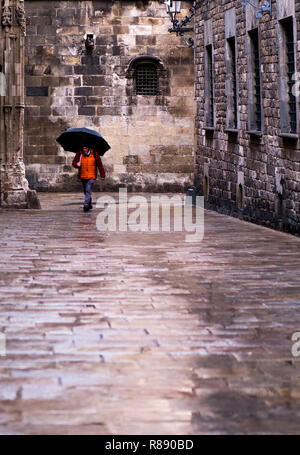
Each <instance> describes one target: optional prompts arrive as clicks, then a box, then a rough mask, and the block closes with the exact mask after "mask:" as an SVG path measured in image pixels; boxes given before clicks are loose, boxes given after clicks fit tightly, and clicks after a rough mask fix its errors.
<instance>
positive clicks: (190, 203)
mask: <svg viewBox="0 0 300 455" xmlns="http://www.w3.org/2000/svg"><path fill="white" fill-rule="evenodd" d="M185 206H186V207H195V206H196V190H195V188H189V189H188V190H187V192H186V199H185Z"/></svg>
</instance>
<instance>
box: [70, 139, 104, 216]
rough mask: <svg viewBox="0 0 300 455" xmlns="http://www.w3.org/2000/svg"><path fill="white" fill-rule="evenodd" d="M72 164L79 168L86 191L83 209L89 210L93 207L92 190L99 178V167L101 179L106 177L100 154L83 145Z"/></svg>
mask: <svg viewBox="0 0 300 455" xmlns="http://www.w3.org/2000/svg"><path fill="white" fill-rule="evenodd" d="M72 166H73V167H75V168H78V175H79V178H80V179H81V182H82V187H83V192H84V205H83V211H84V212H88V211H89V210H91V209H92V208H93V205H92V190H93V185H94V183H95V180H96V178H97V169H99V172H100V177H101V179H102V180H103V179H104V178H105V170H104V167H103V164H102V161H101V158H100V155H99V153H98V152H97V151H96V150H93V149H92V148H89V147H82V150H79V151H78V152H77V153H76V155H75V158H74V160H73V162H72Z"/></svg>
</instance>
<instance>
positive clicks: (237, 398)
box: [0, 193, 300, 435]
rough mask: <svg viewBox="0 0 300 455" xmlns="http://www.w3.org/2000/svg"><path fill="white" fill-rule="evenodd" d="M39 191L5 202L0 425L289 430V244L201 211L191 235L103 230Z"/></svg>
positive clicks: (297, 376)
mask: <svg viewBox="0 0 300 455" xmlns="http://www.w3.org/2000/svg"><path fill="white" fill-rule="evenodd" d="M111 195H113V196H116V195H114V194H111ZM144 196H146V197H147V198H150V195H144ZM40 199H41V203H42V210H41V211H34V210H29V211H23V210H20V211H14V210H6V211H4V210H0V230H1V240H0V242H1V253H0V254H1V264H0V272H1V273H0V286H1V287H0V301H1V307H0V308H1V313H0V332H2V333H4V335H5V340H6V353H5V354H6V355H1V352H0V400H1V401H0V432H1V433H2V434H7V433H9V434H49V433H51V434H173V435H176V434H182V435H191V434H203V433H205V434H206V433H208V434H247V433H250V434H253V433H259V434H264V433H266V434H272V433H273V434H275V433H279V434H288V433H299V428H300V426H299V423H300V422H299V419H300V405H299V398H300V369H299V365H300V357H299V358H297V357H293V355H292V353H291V349H292V341H291V336H292V334H293V333H294V332H297V331H300V313H299V306H300V282H299V270H300V239H299V238H296V237H293V236H290V235H287V234H283V233H279V232H275V231H272V230H269V229H266V228H263V227H258V226H255V225H252V224H249V223H245V222H242V221H239V220H236V219H232V218H229V217H226V216H222V215H220V214H216V213H214V212H209V211H206V212H205V236H204V240H203V241H202V242H198V243H195V242H194V243H188V242H186V241H185V233H184V232H170V233H168V232H163V233H157V232H131V231H128V232H116V233H114V232H99V231H98V230H97V228H96V218H97V214H98V213H99V210H97V209H94V210H93V211H92V212H89V213H83V212H82V201H81V199H82V196H81V195H80V194H71V193H70V194H40ZM95 200H96V196H95Z"/></svg>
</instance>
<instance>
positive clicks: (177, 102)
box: [24, 0, 195, 191]
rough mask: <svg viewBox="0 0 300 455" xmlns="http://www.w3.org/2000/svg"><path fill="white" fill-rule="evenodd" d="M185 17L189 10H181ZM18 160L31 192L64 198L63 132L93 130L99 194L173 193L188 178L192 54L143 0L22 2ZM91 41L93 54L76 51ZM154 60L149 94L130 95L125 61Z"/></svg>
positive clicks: (70, 172) (68, 177)
mask: <svg viewBox="0 0 300 455" xmlns="http://www.w3.org/2000/svg"><path fill="white" fill-rule="evenodd" d="M183 6H184V7H185V8H186V9H188V8H190V7H191V2H190V1H187V2H183ZM25 8H26V16H27V35H26V49H25V55H26V57H25V59H26V60H25V63H26V66H25V71H26V77H25V89H26V95H27V96H26V98H25V104H26V109H25V135H24V140H25V143H24V160H25V164H26V175H27V178H28V181H29V183H30V186H31V188H34V189H37V190H46V191H48V190H50V191H51V190H54V191H56V190H74V189H75V188H79V186H78V185H79V182H78V179H77V177H76V174H77V172H76V171H75V170H74V169H73V168H72V167H71V161H72V158H73V154H72V153H66V152H64V151H63V150H62V149H61V148H60V147H59V145H58V144H57V143H56V142H55V138H56V137H58V136H59V135H60V134H61V133H62V132H63V131H64V130H65V129H67V128H70V127H83V126H85V127H88V128H93V129H96V130H98V131H99V132H100V133H101V134H102V135H103V136H104V137H105V139H106V140H107V141H108V142H109V144H110V145H111V150H109V152H107V153H106V155H105V156H104V158H103V163H104V166H105V168H106V171H107V178H106V180H105V183H104V189H107V190H109V189H116V188H117V187H118V186H119V184H126V185H127V188H128V190H135V191H138V190H141V189H144V190H152V191H158V190H160V191H164V190H166V191H169V190H179V191H183V190H184V189H185V188H186V187H187V186H188V185H190V184H191V182H192V181H193V172H194V116H195V99H194V66H193V64H194V62H193V49H190V48H188V47H187V46H186V45H185V44H184V42H183V40H182V39H181V37H177V36H174V35H171V34H170V33H168V27H170V25H171V24H170V20H169V17H168V16H167V14H166V10H165V6H164V5H163V4H161V3H160V2H159V1H157V0H154V1H149V0H136V1H130V0H122V1H119V0H115V1H113V0H94V1H90V0H89V1H79V0H77V1H72V0H70V1H57V0H48V1H35V0H26V1H25ZM87 35H94V41H95V47H94V49H93V51H88V50H87V49H86V47H85V39H86V37H87ZM142 56H146V57H152V58H154V59H155V60H154V61H155V62H156V63H157V69H158V77H159V93H158V95H155V96H149V95H148V96H145V95H136V94H135V88H134V79H133V75H134V70H133V68H132V66H131V65H132V62H133V61H134V59H136V58H139V57H142Z"/></svg>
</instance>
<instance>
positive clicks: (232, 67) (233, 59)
mask: <svg viewBox="0 0 300 455" xmlns="http://www.w3.org/2000/svg"><path fill="white" fill-rule="evenodd" d="M228 46H229V53H230V70H231V78H232V79H231V80H232V85H231V96H232V100H233V104H232V107H233V112H232V114H233V119H232V120H233V124H232V127H233V128H234V129H237V127H238V92H237V74H236V50H235V38H229V39H228Z"/></svg>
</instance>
